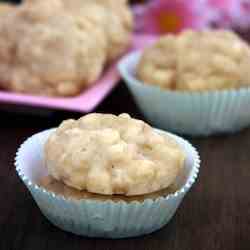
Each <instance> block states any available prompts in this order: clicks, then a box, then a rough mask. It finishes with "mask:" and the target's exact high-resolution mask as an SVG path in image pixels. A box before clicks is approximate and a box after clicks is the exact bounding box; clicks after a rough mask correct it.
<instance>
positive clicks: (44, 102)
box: [0, 35, 154, 113]
mask: <svg viewBox="0 0 250 250" xmlns="http://www.w3.org/2000/svg"><path fill="white" fill-rule="evenodd" d="M133 40H134V41H133V47H132V49H139V48H143V47H145V46H146V45H148V44H150V43H151V42H152V41H153V40H154V38H153V37H151V36H142V35H140V36H139V35H137V36H134V39H133ZM116 66H117V63H114V64H113V65H111V66H110V67H109V68H107V69H106V71H105V72H104V73H103V75H102V77H101V78H100V79H99V80H98V81H97V82H96V84H94V85H93V86H92V87H90V88H88V89H86V90H84V91H83V92H82V93H81V94H80V95H78V96H75V97H45V96H34V95H26V94H17V93H14V92H9V91H0V102H1V103H7V104H17V105H18V104H20V105H25V106H30V107H43V108H49V109H61V110H70V111H77V112H83V113H85V112H90V111H92V110H93V109H94V108H95V107H96V106H97V105H98V104H99V103H101V101H102V100H103V99H104V98H105V97H106V96H107V95H108V94H109V92H111V90H112V89H113V88H114V87H115V86H116V85H117V84H118V82H119V80H120V75H119V73H118V70H117V67H116Z"/></svg>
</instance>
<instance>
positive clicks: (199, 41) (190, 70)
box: [137, 30, 250, 91]
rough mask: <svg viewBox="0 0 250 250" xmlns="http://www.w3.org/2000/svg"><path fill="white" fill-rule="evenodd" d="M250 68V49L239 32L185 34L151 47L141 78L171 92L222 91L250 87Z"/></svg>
mask: <svg viewBox="0 0 250 250" xmlns="http://www.w3.org/2000/svg"><path fill="white" fill-rule="evenodd" d="M249 67H250V49H249V46H248V44H247V43H246V42H244V41H243V40H242V39H240V38H239V37H238V36H237V35H236V34H235V33H233V32H231V31H226V30H207V31H184V32H182V33H180V34H179V35H166V36H163V37H162V38H160V39H159V40H158V41H157V42H156V43H155V44H154V45H153V46H151V47H149V48H147V49H146V50H145V51H144V53H143V55H142V57H141V59H140V62H139V64H138V67H137V77H138V79H139V80H141V81H143V82H144V83H145V84H152V85H157V86H160V87H161V88H165V89H170V90H181V91H209V90H222V89H231V88H240V87H246V86H250V72H249V70H247V69H249Z"/></svg>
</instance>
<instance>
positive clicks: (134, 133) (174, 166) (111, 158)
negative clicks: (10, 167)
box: [45, 114, 185, 196]
mask: <svg viewBox="0 0 250 250" xmlns="http://www.w3.org/2000/svg"><path fill="white" fill-rule="evenodd" d="M184 158H185V157H184V153H183V152H182V150H181V149H180V148H179V146H178V145H177V143H176V142H175V141H174V140H173V139H172V138H170V137H167V136H163V135H162V134H159V133H157V132H156V131H155V130H154V129H153V128H152V127H150V126H149V125H147V124H146V123H144V122H143V121H140V120H136V119H132V118H131V117H130V116H129V115H127V114H121V115H119V116H115V115H108V114H89V115H86V116H84V117H82V118H80V119H79V120H67V121H64V122H63V123H62V124H61V125H60V126H59V128H57V129H56V130H55V132H53V133H52V135H51V136H50V137H49V139H48V141H47V143H46V145H45V161H46V166H47V169H48V172H49V175H50V176H52V177H53V178H54V179H56V180H58V181H61V182H63V183H64V184H66V185H68V186H70V187H73V188H75V189H78V190H85V191H88V192H91V193H97V194H104V195H113V194H121V195H125V196H133V195H142V194H147V193H152V192H155V191H159V190H162V189H165V188H167V187H169V186H170V185H171V184H173V182H174V181H175V178H176V177H177V175H178V174H179V173H180V171H181V169H182V167H183V164H184Z"/></svg>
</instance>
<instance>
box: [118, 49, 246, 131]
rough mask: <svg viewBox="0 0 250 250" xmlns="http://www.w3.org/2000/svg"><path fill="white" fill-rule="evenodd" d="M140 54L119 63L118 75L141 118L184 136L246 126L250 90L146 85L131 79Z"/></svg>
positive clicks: (133, 78) (133, 77)
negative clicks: (129, 93)
mask: <svg viewBox="0 0 250 250" xmlns="http://www.w3.org/2000/svg"><path fill="white" fill-rule="evenodd" d="M140 56H141V52H133V53H131V54H129V55H128V56H126V57H124V59H122V60H121V62H120V64H119V70H120V73H121V75H122V77H123V79H124V80H125V82H126V84H127V86H128V88H129V89H130V91H131V93H132V95H133V96H134V98H135V101H136V103H137V105H138V106H139V108H140V109H141V111H142V112H143V113H144V115H145V117H146V118H147V119H148V120H149V121H150V122H151V123H152V124H153V125H154V126H157V127H159V128H162V129H165V130H168V131H171V132H175V133H179V134H187V135H211V134H218V133H230V132H235V131H238V130H241V129H242V128H245V127H248V126H249V125H250V88H245V89H238V90H222V91H206V92H192V93H190V92H181V91H171V90H165V89H161V88H159V87H157V86H153V85H146V84H144V83H142V82H140V81H139V80H137V79H136V78H135V71H136V65H137V63H138V61H139V59H140Z"/></svg>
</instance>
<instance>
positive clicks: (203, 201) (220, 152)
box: [0, 83, 250, 250]
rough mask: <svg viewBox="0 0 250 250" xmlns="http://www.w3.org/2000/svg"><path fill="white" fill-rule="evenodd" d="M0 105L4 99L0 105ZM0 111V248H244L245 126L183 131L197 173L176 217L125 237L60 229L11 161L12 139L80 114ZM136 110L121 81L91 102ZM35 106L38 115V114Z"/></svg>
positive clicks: (248, 180)
mask: <svg viewBox="0 0 250 250" xmlns="http://www.w3.org/2000/svg"><path fill="white" fill-rule="evenodd" d="M1 107H3V106H1ZM13 108H14V107H4V109H5V110H6V109H8V110H9V111H10V112H7V111H1V112H0V249H1V250H14V249H18V250H45V249H46V250H47V249H62V250H64V249H75V250H77V249H84V250H88V249H99V250H100V249H124V250H130V249H131V250H133V249H137V250H140V249H153V250H163V249H164V250H167V249H171V250H189V249H196V250H217V249H218V250H243V249H247V250H249V249H250V191H249V190H250V129H246V130H244V131H242V132H240V133H237V134H234V135H227V136H217V137H209V138H188V139H189V140H190V141H191V142H192V143H193V144H194V145H195V146H196V147H197V148H198V150H199V152H200V154H201V158H202V167H201V172H200V175H199V178H198V181H197V182H196V184H195V185H194V187H193V188H192V189H191V192H190V193H188V195H187V196H186V197H185V199H184V201H183V203H182V204H181V206H180V208H179V209H178V210H177V213H176V215H175V217H174V218H173V219H172V220H171V221H170V223H169V224H168V225H167V226H165V227H164V228H163V229H161V230H160V231H158V232H155V233H153V234H151V235H148V236H144V237H139V238H134V239H126V240H103V239H88V238H84V237H79V236H75V235H73V234H70V233H66V232H63V231H61V230H60V229H58V228H56V227H54V226H53V225H51V224H50V223H49V222H48V221H47V220H46V219H45V218H44V217H43V216H42V214H41V212H40V211H39V209H38V207H37V206H36V204H35V202H34V200H33V199H32V197H31V195H30V193H29V192H28V190H27V189H26V188H25V186H24V185H23V183H22V182H21V181H20V180H19V178H18V176H17V174H16V172H15V169H14V165H13V160H14V156H15V152H16V149H17V147H18V146H19V144H20V143H21V142H22V141H23V140H24V139H25V138H27V137H28V136H30V135H32V134H33V133H36V132H38V131H41V130H44V129H47V128H49V127H52V126H56V125H58V124H59V123H60V122H61V121H62V120H63V119H65V118H70V117H73V118H77V117H79V116H80V114H72V113H63V112H55V113H53V114H51V115H49V116H46V115H45V116H43V115H44V114H40V112H38V111H37V113H38V115H25V114H13V113H12V112H11V111H12V110H13ZM97 111H98V112H106V113H115V114H119V113H121V112H128V113H130V114H131V115H133V116H134V117H137V118H142V119H143V116H142V115H141V114H140V112H139V111H138V109H137V108H136V105H135V104H134V102H133V100H132V98H131V96H130V94H129V92H128V90H127V89H126V87H125V86H124V85H123V84H122V83H121V84H120V85H119V86H118V87H117V88H116V89H115V90H114V91H113V92H112V94H111V95H110V96H109V97H108V98H107V99H106V100H105V101H104V102H103V103H102V104H101V105H100V106H99V107H98V108H97ZM39 114H40V115H39Z"/></svg>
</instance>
